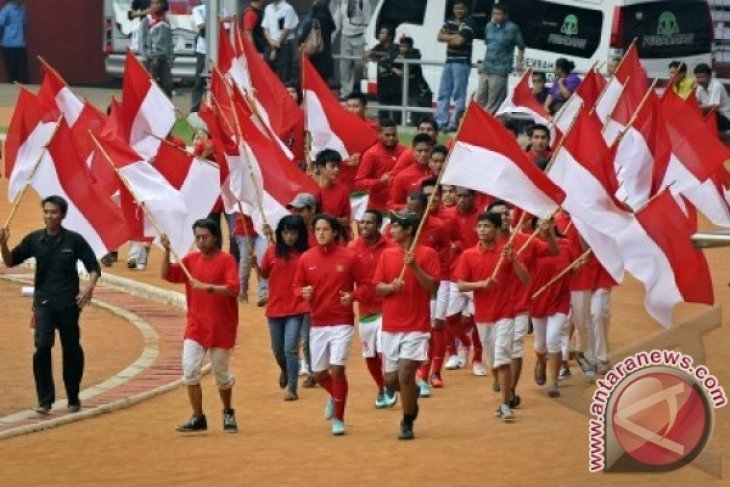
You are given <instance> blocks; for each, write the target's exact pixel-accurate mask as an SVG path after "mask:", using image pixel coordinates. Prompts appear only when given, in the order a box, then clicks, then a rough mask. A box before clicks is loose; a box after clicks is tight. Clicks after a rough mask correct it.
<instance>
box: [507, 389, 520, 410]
mask: <svg viewBox="0 0 730 487" xmlns="http://www.w3.org/2000/svg"><path fill="white" fill-rule="evenodd" d="M521 403H522V398H521V397H520V396H519V395H518V394H515V393H512V398H511V399H510V400H509V407H510V409H515V408H517V406H519V405H520V404H521Z"/></svg>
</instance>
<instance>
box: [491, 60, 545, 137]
mask: <svg viewBox="0 0 730 487" xmlns="http://www.w3.org/2000/svg"><path fill="white" fill-rule="evenodd" d="M531 80H532V69H528V70H527V71H525V72H524V73H523V74H522V77H521V78H520V81H518V82H517V84H516V85H515V87H514V90H512V92H511V93H510V94H509V95H508V96H507V98H506V99H505V100H504V102H503V103H502V106H500V107H499V110H497V113H496V114H495V115H496V116H500V115H506V114H510V113H524V114H526V115H529V116H530V117H532V120H533V121H534V122H535V123H540V124H543V125H549V124H550V121H551V117H550V113H549V112H548V111H547V110H545V107H544V106H542V105H541V104H540V102H538V101H537V99H536V98H535V95H533V94H532V89H531V88H530V81H531Z"/></svg>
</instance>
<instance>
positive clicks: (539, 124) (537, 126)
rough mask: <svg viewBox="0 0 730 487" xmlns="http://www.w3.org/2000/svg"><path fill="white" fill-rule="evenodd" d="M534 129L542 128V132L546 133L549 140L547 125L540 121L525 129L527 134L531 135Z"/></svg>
mask: <svg viewBox="0 0 730 487" xmlns="http://www.w3.org/2000/svg"><path fill="white" fill-rule="evenodd" d="M535 130H542V131H543V132H545V133H546V134H547V138H548V140H550V129H549V128H547V125H543V124H541V123H536V124H534V125H532V126H531V127H530V128H529V129H528V130H527V135H529V136H530V137H532V134H533V133H535Z"/></svg>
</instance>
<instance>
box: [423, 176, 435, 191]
mask: <svg viewBox="0 0 730 487" xmlns="http://www.w3.org/2000/svg"><path fill="white" fill-rule="evenodd" d="M429 186H433V187H435V188H436V189H437V190H438V179H436V178H435V177H430V178H426V179H424V180H423V181H421V191H423V188H428V187H429Z"/></svg>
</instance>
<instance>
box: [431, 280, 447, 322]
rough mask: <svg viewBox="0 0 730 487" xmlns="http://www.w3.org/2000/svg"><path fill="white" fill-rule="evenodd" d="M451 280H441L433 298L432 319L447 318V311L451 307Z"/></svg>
mask: <svg viewBox="0 0 730 487" xmlns="http://www.w3.org/2000/svg"><path fill="white" fill-rule="evenodd" d="M450 284H451V283H450V282H449V281H440V282H439V288H438V290H437V291H436V297H435V298H434V299H431V319H432V320H445V319H446V311H447V310H448V307H449V287H450Z"/></svg>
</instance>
